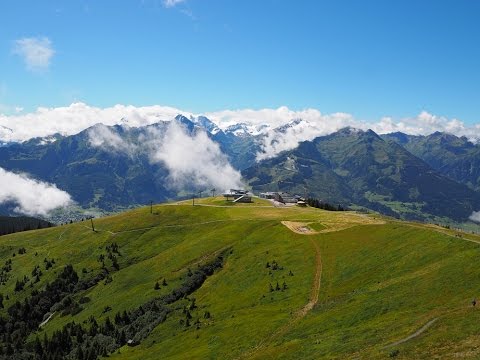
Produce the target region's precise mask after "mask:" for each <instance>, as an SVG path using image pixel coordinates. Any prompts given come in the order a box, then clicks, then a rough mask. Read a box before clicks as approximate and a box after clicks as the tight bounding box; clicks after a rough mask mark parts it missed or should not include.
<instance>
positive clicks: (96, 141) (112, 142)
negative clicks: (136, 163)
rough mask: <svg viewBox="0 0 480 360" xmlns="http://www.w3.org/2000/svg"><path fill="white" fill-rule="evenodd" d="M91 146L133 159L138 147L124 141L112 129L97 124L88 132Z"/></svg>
mask: <svg viewBox="0 0 480 360" xmlns="http://www.w3.org/2000/svg"><path fill="white" fill-rule="evenodd" d="M88 137H89V141H90V145H92V146H94V147H103V148H104V149H106V150H110V151H113V152H122V153H125V154H127V155H129V156H130V157H133V155H134V154H135V152H136V151H137V146H136V145H135V144H133V143H129V142H128V141H126V140H124V139H123V138H122V137H121V136H120V135H118V134H117V133H115V132H113V131H112V130H111V128H109V127H107V126H105V125H103V124H97V125H95V126H93V127H92V128H90V129H89V130H88Z"/></svg>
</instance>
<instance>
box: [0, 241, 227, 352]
mask: <svg viewBox="0 0 480 360" xmlns="http://www.w3.org/2000/svg"><path fill="white" fill-rule="evenodd" d="M114 248H115V247H113V248H112V247H110V249H111V252H113V251H114V250H113V249H114ZM117 251H118V249H117ZM227 251H229V250H227ZM226 255H227V252H226V251H225V252H223V253H222V254H220V255H219V256H218V257H216V258H215V259H213V260H212V261H210V262H208V263H206V264H204V265H202V266H198V268H197V269H195V270H191V271H189V272H188V274H187V276H186V277H185V279H184V281H183V283H182V284H181V285H179V286H178V287H177V288H175V289H173V290H172V291H171V292H170V293H168V294H166V295H163V296H160V297H158V298H155V299H152V300H150V301H148V302H147V303H145V304H143V305H142V306H139V307H138V308H136V309H134V310H132V311H124V312H122V313H117V314H116V315H115V316H114V318H113V319H114V320H113V321H112V320H111V319H110V317H107V318H106V319H105V321H104V322H103V323H101V324H99V323H98V322H97V320H96V319H95V318H94V317H90V319H89V321H88V322H87V323H85V324H76V323H75V322H70V323H68V324H66V325H65V326H64V327H63V328H62V329H61V330H57V331H55V332H54V333H53V334H52V336H51V337H50V338H49V337H47V336H46V335H45V336H44V338H43V340H40V339H39V338H38V337H37V338H36V339H35V340H34V341H31V342H28V343H27V338H28V337H29V336H30V334H32V333H33V332H34V331H35V330H36V329H37V328H38V326H39V325H40V323H41V322H42V320H43V319H45V318H47V317H48V316H49V315H50V311H59V310H61V309H63V310H64V311H65V310H67V311H71V310H72V309H74V308H75V307H76V306H77V305H75V302H74V300H73V298H72V296H73V295H74V294H75V293H76V292H77V291H80V290H81V289H84V288H85V286H87V284H91V280H88V281H87V280H83V281H82V280H79V278H78V275H77V273H76V272H75V271H74V269H73V267H72V266H71V265H67V266H66V267H65V268H64V269H63V271H62V272H61V273H60V274H59V276H58V278H57V279H56V280H55V281H54V282H52V283H50V284H47V285H46V287H45V289H44V290H42V291H40V292H39V291H36V290H33V291H32V293H31V296H30V297H27V298H26V299H25V301H24V302H23V303H21V302H18V301H17V302H16V303H15V304H14V305H13V306H11V307H10V308H9V309H8V315H9V317H8V318H7V319H5V318H0V334H2V335H0V359H11V358H15V359H35V360H44V359H45V360H47V359H48V360H51V359H66V358H68V359H80V360H94V359H97V358H98V357H99V356H107V355H108V354H109V353H112V352H114V351H116V350H117V349H118V348H119V347H121V346H123V345H125V344H129V345H135V344H138V343H140V341H141V340H143V339H144V338H145V337H147V336H148V335H149V334H150V333H151V332H152V331H153V329H154V328H155V327H156V326H157V325H158V324H160V323H162V322H163V321H165V320H166V318H167V315H168V314H169V313H170V312H171V311H174V306H169V305H172V304H174V303H175V302H177V301H178V300H180V299H183V298H187V297H188V295H190V294H192V293H193V292H194V291H195V290H197V289H198V288H200V287H201V286H202V285H203V283H204V282H205V280H206V279H207V278H208V277H209V276H211V275H212V274H213V273H214V272H215V271H216V270H217V269H220V268H222V267H223V264H224V261H225V258H226ZM102 276H103V277H104V276H105V269H103V275H102ZM102 276H100V277H95V279H101V278H102ZM195 307H196V305H195V300H193V301H192V300H191V303H190V305H189V306H188V307H186V308H185V309H186V311H188V312H189V311H190V310H191V309H193V308H195ZM185 314H186V313H185ZM186 316H187V315H186ZM190 316H191V315H190ZM207 316H208V318H209V317H210V314H208V315H206V316H205V318H207ZM187 317H188V316H187ZM199 321H200V320H198V321H197V322H199ZM198 326H199V325H198Z"/></svg>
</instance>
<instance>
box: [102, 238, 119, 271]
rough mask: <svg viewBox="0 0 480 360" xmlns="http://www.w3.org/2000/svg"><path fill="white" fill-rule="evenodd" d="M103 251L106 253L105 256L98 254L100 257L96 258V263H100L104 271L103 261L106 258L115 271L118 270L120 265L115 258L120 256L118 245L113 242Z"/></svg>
mask: <svg viewBox="0 0 480 360" xmlns="http://www.w3.org/2000/svg"><path fill="white" fill-rule="evenodd" d="M105 251H106V252H107V253H106V256H105V255H104V254H100V256H99V257H98V261H99V262H101V263H102V268H104V269H106V268H107V267H106V265H105V259H106V258H108V259H109V260H110V261H111V262H112V267H113V268H114V269H115V270H117V271H118V270H120V265H119V264H118V260H117V256H121V255H122V254H120V250H119V248H118V244H117V243H115V242H113V243H111V244H109V245H107V246H105Z"/></svg>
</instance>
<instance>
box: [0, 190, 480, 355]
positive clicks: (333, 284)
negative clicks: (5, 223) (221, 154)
mask: <svg viewBox="0 0 480 360" xmlns="http://www.w3.org/2000/svg"><path fill="white" fill-rule="evenodd" d="M197 204H203V205H213V206H195V207H194V206H191V201H185V202H180V203H177V204H165V205H157V206H154V207H153V213H150V207H146V208H139V209H136V210H134V211H130V212H126V213H122V214H119V215H116V216H112V217H107V218H102V219H95V220H94V225H95V228H96V230H97V231H96V232H93V231H92V230H91V228H90V222H81V223H76V224H71V225H67V226H62V227H57V228H52V229H45V230H39V231H32V232H27V233H18V234H13V235H9V236H3V237H0V264H3V263H5V262H6V261H7V260H8V259H12V272H11V274H12V276H11V277H10V279H9V280H8V282H7V283H6V284H5V285H3V286H0V293H2V294H3V295H4V296H5V295H7V294H8V295H9V298H10V299H9V300H4V305H5V309H3V310H0V314H2V315H5V314H6V309H7V308H8V307H9V306H10V305H12V304H13V302H14V301H16V300H20V301H22V299H23V298H25V297H26V296H28V295H29V294H30V292H31V291H32V289H41V288H42V287H43V286H44V285H45V284H46V282H47V281H52V280H53V279H54V278H55V276H56V273H59V271H60V270H61V269H62V268H63V266H64V265H65V264H72V265H73V266H74V268H75V270H76V271H77V273H78V274H79V276H80V277H88V276H91V274H95V273H96V272H98V271H99V270H100V267H101V263H100V262H99V261H98V259H99V257H100V255H101V254H104V253H105V247H106V246H107V245H109V244H111V243H112V242H115V243H117V244H118V246H119V251H120V253H121V256H119V257H118V263H119V270H118V271H112V272H111V277H112V281H111V282H107V281H101V282H99V283H98V284H97V285H95V286H94V287H92V288H90V289H88V290H85V291H83V292H81V293H77V294H75V298H77V299H80V298H82V297H88V298H89V299H90V302H87V303H85V304H82V308H83V310H82V311H80V312H79V313H78V314H76V315H74V316H72V315H67V316H61V314H59V313H55V314H54V315H53V316H52V318H51V319H50V321H49V322H48V323H47V324H46V325H45V326H44V327H43V330H42V331H41V332H39V334H40V336H44V335H43V332H44V333H46V334H47V335H49V334H52V332H53V331H55V330H57V329H61V328H62V327H63V326H64V325H65V324H67V323H68V322H71V321H75V322H76V323H84V321H86V320H87V319H88V318H89V317H91V316H94V317H95V318H96V319H97V321H98V322H99V323H100V322H101V321H103V320H104V319H105V318H106V317H107V316H109V317H110V318H112V317H113V316H114V315H115V314H116V313H117V312H121V311H123V310H131V309H134V308H138V307H139V306H141V305H142V304H145V303H146V302H147V301H148V300H150V299H152V298H155V297H158V296H161V295H164V294H167V293H168V292H169V291H171V290H172V289H173V288H175V287H176V286H178V285H179V284H180V283H181V282H182V279H184V278H185V277H186V276H187V272H188V271H189V269H195V267H197V266H198V265H199V264H202V263H204V262H205V261H206V260H208V259H209V258H212V257H214V256H215V255H216V254H219V253H220V252H222V251H225V250H228V251H229V256H228V258H227V259H226V262H225V264H224V266H223V269H221V270H218V271H217V272H215V274H214V275H212V276H211V277H209V278H208V279H207V281H206V282H205V283H204V284H203V285H202V287H201V288H200V289H198V290H197V291H196V292H195V293H194V294H192V295H191V296H190V298H192V297H194V298H195V299H196V308H195V309H193V310H192V320H191V323H192V325H191V326H185V324H184V323H183V319H184V315H183V313H182V309H183V307H184V306H185V305H187V304H188V303H189V301H188V300H187V299H185V300H180V301H179V302H178V303H176V304H175V307H176V309H177V310H175V311H173V312H172V313H170V314H169V315H168V318H167V320H166V321H165V322H163V323H161V324H160V325H158V326H157V327H156V328H155V329H154V331H153V332H152V333H151V334H150V335H149V336H148V337H147V338H146V339H145V340H143V341H142V342H141V343H140V344H139V345H138V346H135V347H128V346H124V347H122V348H121V349H120V350H118V351H116V352H115V353H113V354H111V355H110V357H111V358H113V359H159V358H172V359H175V358H177V359H204V358H211V359H214V358H215V359H247V358H258V359H265V358H271V359H276V358H285V359H297V358H304V359H319V358H328V359H330V358H338V359H343V358H365V359H371V358H386V357H389V356H395V357H397V358H431V357H432V356H439V357H453V356H462V357H472V358H475V357H478V356H480V336H479V335H478V323H479V321H480V313H479V312H478V311H476V310H475V309H473V308H472V306H471V305H470V301H471V299H472V298H473V297H476V296H479V295H480V290H479V289H480V287H479V285H480V267H479V266H477V265H478V260H479V259H480V239H478V238H477V237H476V236H474V235H467V234H463V235H461V236H462V237H460V236H458V234H456V233H454V232H452V231H448V230H446V229H441V228H437V227H428V226H423V225H419V224H414V223H403V222H397V221H391V220H389V219H384V218H379V217H376V218H375V217H373V216H366V215H361V214H356V213H351V212H326V211H322V210H318V209H312V208H296V207H294V208H274V207H271V206H269V204H270V203H269V202H267V201H263V200H259V199H256V202H255V203H254V204H252V205H247V206H245V204H238V206H237V205H225V204H224V203H223V199H221V198H208V199H200V200H199V201H198V202H197ZM281 221H295V222H304V223H305V224H306V226H308V227H309V228H311V229H312V230H314V234H313V235H312V234H310V235H302V234H298V233H294V232H293V231H291V230H290V229H289V228H287V227H286V226H284V225H282V223H281ZM476 241H478V242H479V243H476ZM22 247H24V248H25V249H26V251H27V252H26V254H18V249H19V248H22ZM13 253H15V254H16V255H15V257H13V256H12V255H13ZM45 258H46V259H47V260H48V259H54V260H55V264H54V265H53V267H52V268H50V269H49V270H45V266H44V259H45ZM267 263H268V267H267ZM274 263H275V264H276V266H275V267H274V266H273V264H274ZM36 265H39V266H40V267H41V269H42V271H43V274H44V275H43V276H42V277H41V280H40V282H38V283H36V284H34V285H33V288H30V287H27V288H26V289H25V290H23V291H20V292H15V291H14V286H15V282H16V279H21V278H23V276H24V275H27V276H29V277H31V272H32V270H33V268H34V267H35V266H36ZM163 279H165V280H166V282H167V283H168V285H167V286H160V288H159V289H157V290H155V289H154V285H155V283H156V282H157V281H158V282H159V283H161V282H162V281H163ZM318 282H320V287H318ZM277 283H278V284H279V286H280V288H281V290H275V288H276V284H277ZM283 283H285V288H284V286H283ZM315 283H317V284H316V286H315ZM270 285H272V287H273V288H274V291H271V289H270ZM313 292H316V296H315V294H313ZM317 298H318V301H317ZM308 304H310V305H311V306H308ZM207 313H208V314H209V316H206V314H207ZM432 320H434V321H433V323H432V324H431V326H427V327H426V328H425V329H424V331H421V333H419V334H418V336H415V337H412V338H411V339H409V340H405V339H406V338H407V337H409V336H410V335H412V334H414V333H415V332H417V331H418V330H419V329H421V328H422V327H423V326H424V325H426V324H427V323H429V322H430V321H432ZM402 340H405V341H403V342H402ZM397 342H399V343H398V344H396V343H397ZM477 349H479V350H477Z"/></svg>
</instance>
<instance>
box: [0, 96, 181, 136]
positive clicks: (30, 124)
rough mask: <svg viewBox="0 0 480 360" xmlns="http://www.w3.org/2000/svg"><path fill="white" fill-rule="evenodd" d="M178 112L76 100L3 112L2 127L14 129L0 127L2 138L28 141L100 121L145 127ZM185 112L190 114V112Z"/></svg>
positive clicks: (0, 117)
mask: <svg viewBox="0 0 480 360" xmlns="http://www.w3.org/2000/svg"><path fill="white" fill-rule="evenodd" d="M179 113H182V111H181V110H179V109H175V108H171V107H167V106H157V105H155V106H146V107H135V106H129V105H115V106H112V107H109V108H97V107H93V106H88V105H86V104H84V103H73V104H71V105H70V106H66V107H57V108H38V109H37V110H36V111H35V112H32V113H22V114H15V115H11V116H7V115H0V126H4V127H7V128H9V129H12V131H11V132H7V133H4V132H1V130H0V141H25V140H28V139H31V138H34V137H44V136H49V135H53V134H55V133H60V134H62V135H73V134H77V133H79V132H80V131H82V130H85V129H87V128H89V127H91V126H93V125H95V124H97V123H102V124H104V125H116V124H126V125H128V126H132V127H138V126H145V125H149V124H152V123H155V122H158V121H159V120H171V119H173V118H174V117H175V116H176V115H178V114H179ZM183 114H185V115H187V116H188V115H190V114H189V113H187V112H183Z"/></svg>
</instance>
